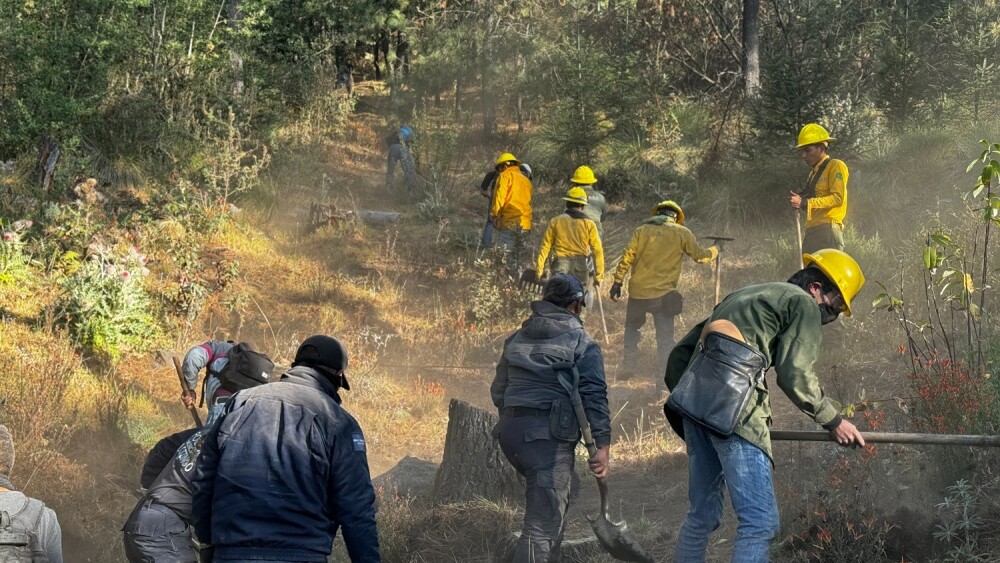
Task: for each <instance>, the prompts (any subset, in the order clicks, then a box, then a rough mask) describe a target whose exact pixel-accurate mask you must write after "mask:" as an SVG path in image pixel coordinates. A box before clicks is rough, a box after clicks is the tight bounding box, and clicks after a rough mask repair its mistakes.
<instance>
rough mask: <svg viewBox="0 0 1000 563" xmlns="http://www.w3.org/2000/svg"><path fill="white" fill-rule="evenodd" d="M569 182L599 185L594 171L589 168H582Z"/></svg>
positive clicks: (577, 170)
mask: <svg viewBox="0 0 1000 563" xmlns="http://www.w3.org/2000/svg"><path fill="white" fill-rule="evenodd" d="M569 181H570V182H573V183H574V184H583V185H585V186H589V185H590V184H596V183H597V177H596V176H594V171H593V170H591V169H590V167H589V166H581V167H579V168H577V169H576V171H575V172H573V177H572V178H570V179H569Z"/></svg>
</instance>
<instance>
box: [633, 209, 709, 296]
mask: <svg viewBox="0 0 1000 563" xmlns="http://www.w3.org/2000/svg"><path fill="white" fill-rule="evenodd" d="M718 253H719V251H718V249H717V248H715V247H714V246H710V247H708V248H702V247H700V246H698V241H697V240H696V239H695V236H694V234H693V233H692V232H691V231H689V230H688V229H687V227H684V226H682V225H678V224H677V223H675V222H674V221H673V220H672V219H670V218H668V217H666V216H663V215H656V216H653V217H649V218H647V219H646V220H644V221H643V222H642V224H641V225H639V228H638V229H636V230H635V232H634V233H632V240H630V241H629V243H628V246H627V247H626V248H625V254H624V255H623V256H622V259H621V262H619V263H618V269H617V270H615V282H616V283H622V281H624V280H625V274H627V273H628V272H629V269H630V268H631V270H632V278H631V279H630V280H629V282H628V295H629V297H630V298H633V297H634V298H635V299H656V298H657V297H662V296H664V295H666V294H667V293H668V292H670V291H673V290H675V289H677V281H678V280H679V279H680V277H681V260H682V259H683V257H684V255H685V254H687V255H688V256H690V257H691V259H692V260H694V261H695V262H698V263H699V264H706V263H708V262H711V261H712V260H714V259H715V257H716V256H717V255H718Z"/></svg>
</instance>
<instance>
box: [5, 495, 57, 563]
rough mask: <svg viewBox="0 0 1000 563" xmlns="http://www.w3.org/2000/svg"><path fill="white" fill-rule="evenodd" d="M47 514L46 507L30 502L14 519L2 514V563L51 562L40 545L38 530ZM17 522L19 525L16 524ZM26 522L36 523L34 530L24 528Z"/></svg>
mask: <svg viewBox="0 0 1000 563" xmlns="http://www.w3.org/2000/svg"><path fill="white" fill-rule="evenodd" d="M44 513H45V505H44V504H42V503H41V502H38V501H34V502H33V501H32V500H28V502H27V504H25V506H24V508H22V509H21V510H20V511H18V512H17V513H16V514H14V516H13V517H12V516H11V515H10V513H8V512H7V511H6V510H4V511H3V512H0V563H42V562H47V561H48V560H49V558H48V556H47V555H46V554H45V551H44V550H43V549H42V547H41V545H39V543H38V536H37V535H36V534H35V532H34V531H33V530H37V529H38V526H39V524H40V523H41V521H42V516H43V515H44ZM15 520H17V521H18V522H19V523H17V524H15V523H14V521H15ZM25 521H31V522H34V524H33V526H32V528H33V530H27V529H25V528H24V526H23V523H24V522H25Z"/></svg>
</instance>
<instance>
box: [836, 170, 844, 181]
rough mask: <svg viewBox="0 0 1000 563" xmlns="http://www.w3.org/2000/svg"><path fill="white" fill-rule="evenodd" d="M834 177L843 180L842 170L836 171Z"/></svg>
mask: <svg viewBox="0 0 1000 563" xmlns="http://www.w3.org/2000/svg"><path fill="white" fill-rule="evenodd" d="M836 178H837V179H838V180H843V179H844V174H843V173H842V172H837V176H836Z"/></svg>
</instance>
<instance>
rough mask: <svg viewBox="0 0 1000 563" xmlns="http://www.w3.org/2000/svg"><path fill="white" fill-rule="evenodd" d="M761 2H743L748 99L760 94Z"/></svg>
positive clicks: (744, 60)
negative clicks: (759, 22)
mask: <svg viewBox="0 0 1000 563" xmlns="http://www.w3.org/2000/svg"><path fill="white" fill-rule="evenodd" d="M759 16H760V0H743V88H744V92H745V93H746V95H747V98H751V99H752V98H756V97H757V94H758V93H759V92H760V31H759V26H758V25H757V19H758V17H759Z"/></svg>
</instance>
